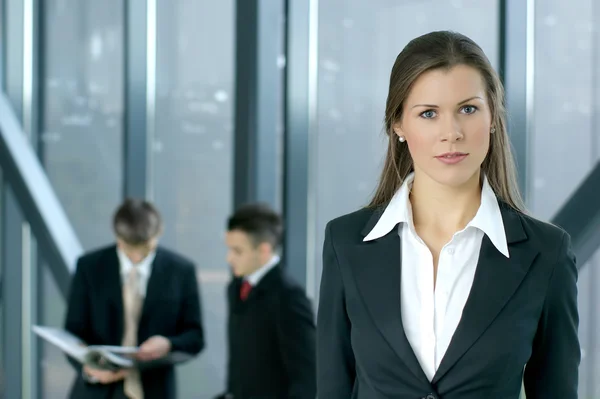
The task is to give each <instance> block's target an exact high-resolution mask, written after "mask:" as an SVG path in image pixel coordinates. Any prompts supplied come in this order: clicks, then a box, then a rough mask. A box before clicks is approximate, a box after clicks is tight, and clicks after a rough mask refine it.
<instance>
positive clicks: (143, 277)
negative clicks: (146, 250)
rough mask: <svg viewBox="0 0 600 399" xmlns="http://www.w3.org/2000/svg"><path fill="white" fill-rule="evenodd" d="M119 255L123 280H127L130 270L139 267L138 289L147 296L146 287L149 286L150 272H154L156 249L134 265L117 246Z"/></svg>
mask: <svg viewBox="0 0 600 399" xmlns="http://www.w3.org/2000/svg"><path fill="white" fill-rule="evenodd" d="M117 255H118V257H119V264H120V270H121V281H122V282H123V281H126V280H127V276H128V275H129V271H130V270H131V268H132V267H134V266H135V267H136V268H137V272H138V275H137V276H138V289H139V292H140V295H141V296H142V298H143V297H145V296H146V289H147V288H148V280H149V279H150V273H151V272H152V262H154V258H155V257H156V251H152V252H151V253H150V254H148V256H146V257H145V258H144V259H143V260H142V261H141V262H140V263H138V264H136V265H134V264H133V262H131V260H130V259H129V258H128V257H127V255H125V253H123V251H121V250H120V249H118V248H117Z"/></svg>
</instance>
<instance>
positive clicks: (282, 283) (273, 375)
mask: <svg viewBox="0 0 600 399" xmlns="http://www.w3.org/2000/svg"><path fill="white" fill-rule="evenodd" d="M227 230H228V231H227V235H226V244H227V247H228V253H227V261H228V263H229V264H230V266H231V269H232V271H233V274H234V278H233V280H232V282H231V284H230V285H229V287H228V295H227V298H228V303H229V322H228V343H229V362H228V369H227V371H228V375H227V377H228V378H227V391H226V393H224V394H222V395H221V396H219V398H227V399H229V398H233V399H253V398H256V399H258V398H261V399H265V398H269V399H280V398H281V399H284V398H285V399H314V398H315V396H316V360H315V357H316V353H315V350H316V348H315V324H314V316H313V311H312V307H311V304H310V302H309V300H308V298H307V297H306V294H305V293H304V289H303V288H302V287H300V286H299V285H298V284H296V283H295V282H293V281H292V280H291V279H290V278H289V277H288V276H286V273H285V272H284V268H283V265H281V263H280V259H279V256H278V255H277V249H278V248H279V245H280V243H281V239H282V230H283V227H282V220H281V217H280V216H279V215H278V214H277V213H275V212H274V211H273V210H271V209H270V208H268V207H267V206H264V205H259V204H254V205H247V206H244V207H242V208H240V209H239V210H238V211H237V212H235V214H234V215H233V216H231V217H230V218H229V221H228V224H227Z"/></svg>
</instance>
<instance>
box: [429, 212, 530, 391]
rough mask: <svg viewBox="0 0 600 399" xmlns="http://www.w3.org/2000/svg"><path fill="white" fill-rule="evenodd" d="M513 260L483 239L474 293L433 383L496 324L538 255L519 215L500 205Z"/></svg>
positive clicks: (485, 238) (468, 301)
mask: <svg viewBox="0 0 600 399" xmlns="http://www.w3.org/2000/svg"><path fill="white" fill-rule="evenodd" d="M501 212H502V219H503V221H504V229H505V232H506V238H507V241H508V250H509V255H510V258H506V257H505V256H504V255H502V254H501V253H500V252H499V251H498V250H497V249H496V247H495V246H494V245H493V244H492V242H491V241H490V239H489V238H488V237H487V236H484V238H483V242H482V244H481V251H480V253H479V261H478V264H477V271H476V272H475V279H474V281H473V286H472V288H471V292H470V294H469V297H468V299H467V302H466V304H465V307H464V309H463V313H462V317H461V319H460V322H459V324H458V327H457V329H456V331H455V333H454V335H453V337H452V340H451V342H450V345H449V347H448V350H447V351H446V354H445V355H444V358H443V359H442V362H441V364H440V367H439V368H438V370H437V372H436V374H435V376H434V377H433V380H432V383H433V384H435V383H437V382H438V381H439V380H440V379H441V378H442V377H443V376H444V375H445V374H446V373H447V372H448V371H449V370H450V369H451V368H452V366H453V365H454V364H455V363H456V362H457V361H458V360H459V359H460V358H461V357H462V356H463V355H464V354H465V352H466V351H467V350H469V348H471V346H473V344H474V343H475V342H476V341H477V339H478V338H479V337H480V336H481V335H482V334H483V333H484V332H485V330H486V329H487V328H488V327H489V326H490V324H491V323H492V322H493V321H494V319H495V318H496V316H497V315H498V313H500V311H501V310H502V309H503V308H504V306H505V305H506V303H507V302H508V301H509V300H510V298H511V297H512V296H513V294H514V293H515V291H516V290H517V288H518V287H519V285H520V284H521V282H522V281H523V278H524V277H525V275H526V274H527V272H528V270H529V267H530V265H531V264H532V262H533V260H534V259H535V257H536V256H537V254H538V252H537V250H536V249H535V248H532V247H531V246H530V245H527V235H526V233H525V231H524V230H523V225H522V223H521V219H520V216H519V215H518V214H517V213H516V212H514V211H512V210H509V209H507V208H506V207H505V206H501Z"/></svg>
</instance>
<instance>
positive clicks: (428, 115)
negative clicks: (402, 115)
mask: <svg viewBox="0 0 600 399" xmlns="http://www.w3.org/2000/svg"><path fill="white" fill-rule="evenodd" d="M435 115H436V112H435V111H434V110H432V109H428V110H427V111H423V112H421V114H420V115H419V116H420V117H421V118H425V119H433V118H435Z"/></svg>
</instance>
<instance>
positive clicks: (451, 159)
mask: <svg viewBox="0 0 600 399" xmlns="http://www.w3.org/2000/svg"><path fill="white" fill-rule="evenodd" d="M467 156H469V154H468V153H466V152H447V153H445V154H441V155H438V156H436V157H435V158H436V159H438V160H439V161H442V162H443V163H445V164H448V165H453V164H457V163H459V162H460V161H462V160H463V159H465V158H466V157H467Z"/></svg>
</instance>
